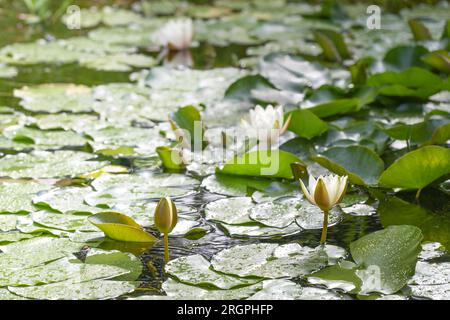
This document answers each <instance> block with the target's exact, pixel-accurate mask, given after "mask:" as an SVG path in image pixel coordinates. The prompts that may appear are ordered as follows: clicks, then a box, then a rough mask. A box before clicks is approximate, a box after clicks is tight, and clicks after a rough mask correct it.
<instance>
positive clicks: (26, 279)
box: [0, 258, 128, 287]
mask: <svg viewBox="0 0 450 320" xmlns="http://www.w3.org/2000/svg"><path fill="white" fill-rule="evenodd" d="M126 273H128V270H126V269H122V268H118V267H115V266H110V265H101V264H97V265H88V264H82V263H71V262H70V261H69V259H68V258H62V259H59V260H56V261H53V262H50V263H48V264H45V265H42V266H37V267H34V268H28V269H22V270H14V271H7V272H2V279H1V280H0V284H1V285H2V286H12V287H19V286H35V285H41V284H48V283H55V282H60V281H65V280H68V279H72V281H74V282H75V281H78V282H83V281H89V280H93V279H99V278H103V279H108V278H114V277H117V276H120V275H123V274H126Z"/></svg>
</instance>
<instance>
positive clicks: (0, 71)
mask: <svg viewBox="0 0 450 320" xmlns="http://www.w3.org/2000/svg"><path fill="white" fill-rule="evenodd" d="M17 73H18V71H17V69H16V68H14V67H10V66H7V65H4V64H1V63H0V78H14V77H15V76H17Z"/></svg>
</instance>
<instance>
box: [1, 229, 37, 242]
mask: <svg viewBox="0 0 450 320" xmlns="http://www.w3.org/2000/svg"><path fill="white" fill-rule="evenodd" d="M33 237H34V235H31V234H26V233H22V232H19V231H11V232H2V233H0V245H4V244H8V243H11V242H17V241H21V240H25V239H30V238H33Z"/></svg>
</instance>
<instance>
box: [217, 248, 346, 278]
mask: <svg viewBox="0 0 450 320" xmlns="http://www.w3.org/2000/svg"><path fill="white" fill-rule="evenodd" d="M329 248H331V247H329ZM340 254H341V256H343V255H345V251H344V250H342V252H341V253H340ZM328 258H329V257H328V254H327V249H325V250H324V249H322V248H320V247H318V248H315V249H313V248H308V247H302V246H300V245H299V244H297V243H291V244H285V245H277V244H269V243H259V244H251V245H244V246H235V247H233V248H230V249H226V250H223V251H221V252H219V253H218V254H216V255H215V256H214V257H213V259H212V260H211V264H212V267H213V268H214V270H216V271H219V272H223V273H226V274H232V275H237V276H240V277H249V276H251V277H260V278H272V279H275V278H282V277H298V276H305V275H307V274H309V273H311V272H313V271H316V270H318V269H320V268H322V267H324V266H326V265H327V264H328V261H329V260H328Z"/></svg>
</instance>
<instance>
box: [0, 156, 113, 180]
mask: <svg viewBox="0 0 450 320" xmlns="http://www.w3.org/2000/svg"><path fill="white" fill-rule="evenodd" d="M93 158H95V156H94V157H93V156H92V155H91V154H89V153H84V152H77V151H69V150H61V151H55V152H46V151H34V152H32V153H29V154H24V153H20V154H17V155H7V156H5V157H3V158H2V159H0V176H8V177H11V178H14V179H16V178H54V177H65V176H72V177H73V176H78V175H81V174H83V173H86V172H91V171H94V170H97V169H100V168H101V167H104V166H105V165H106V164H107V162H106V161H95V160H91V159H93Z"/></svg>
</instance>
